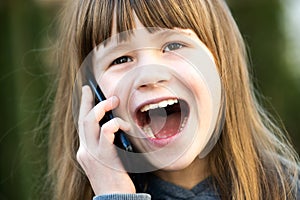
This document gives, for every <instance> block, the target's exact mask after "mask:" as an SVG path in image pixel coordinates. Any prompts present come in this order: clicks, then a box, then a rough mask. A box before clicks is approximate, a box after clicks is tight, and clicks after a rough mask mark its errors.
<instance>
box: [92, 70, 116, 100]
mask: <svg viewBox="0 0 300 200" xmlns="http://www.w3.org/2000/svg"><path fill="white" fill-rule="evenodd" d="M119 80H120V78H119V77H118V76H116V75H114V74H111V73H103V75H102V76H101V77H100V78H99V79H98V80H97V82H98V84H99V86H100V88H101V90H102V91H103V93H104V95H105V96H106V98H109V97H111V96H113V95H115V91H116V89H117V87H119V86H120V84H118V82H119Z"/></svg>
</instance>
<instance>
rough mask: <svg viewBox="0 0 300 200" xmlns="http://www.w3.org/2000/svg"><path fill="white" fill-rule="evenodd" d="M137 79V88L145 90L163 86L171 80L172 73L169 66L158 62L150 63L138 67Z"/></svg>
mask: <svg viewBox="0 0 300 200" xmlns="http://www.w3.org/2000/svg"><path fill="white" fill-rule="evenodd" d="M137 70H138V71H137V76H136V79H135V88H136V89H137V90H145V89H150V88H154V87H161V86H164V85H166V84H168V82H169V81H170V80H171V74H170V72H169V71H168V69H167V66H164V65H158V64H149V65H144V66H140V67H139V68H138V69H137Z"/></svg>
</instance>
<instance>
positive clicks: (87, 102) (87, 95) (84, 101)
mask: <svg viewBox="0 0 300 200" xmlns="http://www.w3.org/2000/svg"><path fill="white" fill-rule="evenodd" d="M93 106H94V105H93V95H92V91H91V89H90V87H89V86H87V85H85V86H83V87H82V95H81V103H80V110H79V117H78V120H79V122H80V121H83V119H84V117H85V116H86V115H87V114H88V113H89V111H90V110H91V109H92V108H93Z"/></svg>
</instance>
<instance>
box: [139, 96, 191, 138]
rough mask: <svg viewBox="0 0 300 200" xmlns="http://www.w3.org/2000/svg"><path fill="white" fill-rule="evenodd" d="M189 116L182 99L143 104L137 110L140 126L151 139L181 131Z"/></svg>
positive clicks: (165, 136) (167, 136)
mask: <svg viewBox="0 0 300 200" xmlns="http://www.w3.org/2000/svg"><path fill="white" fill-rule="evenodd" d="M188 116H189V106H188V104H187V102H186V101H184V100H182V99H176V98H170V99H164V100H160V101H158V102H152V103H150V104H146V105H142V106H141V107H140V108H139V109H137V111H136V119H137V124H138V126H139V127H140V128H141V129H142V130H143V131H144V133H145V134H146V136H147V137H148V138H150V139H166V138H170V137H172V136H174V135H177V134H178V133H180V132H181V131H182V130H183V128H184V127H185V125H186V123H187V120H188Z"/></svg>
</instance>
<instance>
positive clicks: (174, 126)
mask: <svg viewBox="0 0 300 200" xmlns="http://www.w3.org/2000/svg"><path fill="white" fill-rule="evenodd" d="M150 120H151V122H150V124H149V125H150V127H151V129H152V132H153V133H154V135H155V137H156V138H158V139H163V138H168V137H171V136H173V135H175V134H177V133H178V130H179V126H180V121H181V112H175V113H172V114H169V115H167V116H159V115H154V116H151V118H150Z"/></svg>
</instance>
